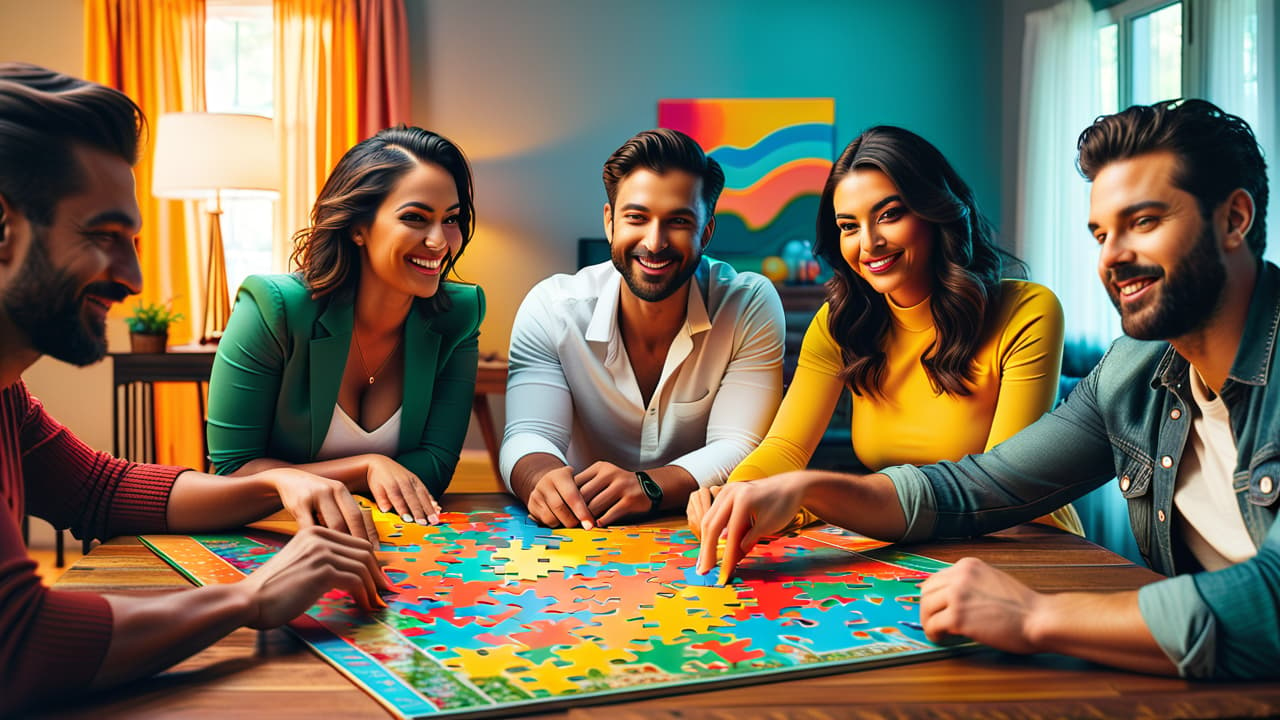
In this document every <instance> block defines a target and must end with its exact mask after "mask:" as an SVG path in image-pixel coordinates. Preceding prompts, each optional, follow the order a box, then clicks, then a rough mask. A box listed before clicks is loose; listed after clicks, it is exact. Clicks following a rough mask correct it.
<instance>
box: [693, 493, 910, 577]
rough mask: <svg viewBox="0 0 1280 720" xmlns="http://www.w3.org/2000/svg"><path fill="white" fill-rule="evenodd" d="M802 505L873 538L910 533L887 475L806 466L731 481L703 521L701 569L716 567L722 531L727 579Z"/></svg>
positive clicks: (722, 565)
mask: <svg viewBox="0 0 1280 720" xmlns="http://www.w3.org/2000/svg"><path fill="white" fill-rule="evenodd" d="M801 507H805V508H808V509H809V510H810V511H812V512H814V513H815V514H817V515H818V516H819V517H821V518H822V519H823V520H826V521H827V522H829V523H831V524H833V525H839V526H841V527H846V528H850V529H852V530H856V531H857V532H860V533H862V534H864V535H868V536H871V537H876V538H881V539H885V540H897V539H898V538H900V537H901V536H902V534H903V533H904V532H905V531H906V526H907V524H906V518H905V516H904V515H903V512H902V506H901V504H900V503H899V502H898V495H897V491H896V490H895V489H894V486H893V483H892V482H890V480H889V478H888V477H886V476H884V475H880V474H874V475H846V474H842V473H832V472H823V471H818V470H802V471H799V472H792V473H785V474H782V475H775V476H773V477H771V478H766V479H764V480H757V481H755V482H744V483H730V484H729V485H726V486H725V487H724V488H723V489H722V490H721V491H720V493H719V494H718V495H717V496H716V498H715V501H714V502H713V503H712V504H711V509H710V510H708V511H707V513H706V515H705V516H704V517H703V519H702V529H701V533H700V536H701V538H702V549H701V551H700V552H699V554H698V572H700V573H702V574H706V573H707V572H710V570H711V568H713V567H715V564H716V554H717V543H718V541H719V540H720V539H721V536H722V535H723V536H724V558H723V559H722V560H721V577H724V578H728V577H729V576H730V575H732V573H733V569H734V568H735V567H736V566H737V564H738V563H739V562H740V561H741V560H742V558H744V557H746V555H747V554H748V553H750V552H751V549H752V548H753V547H755V545H756V543H757V542H759V540H760V538H762V537H765V536H767V535H772V534H774V533H777V532H779V531H781V530H782V529H783V528H785V527H787V525H788V524H790V523H791V521H792V519H793V518H794V517H795V514H796V513H797V512H799V510H800V508H801Z"/></svg>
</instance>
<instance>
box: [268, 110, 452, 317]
mask: <svg viewBox="0 0 1280 720" xmlns="http://www.w3.org/2000/svg"><path fill="white" fill-rule="evenodd" d="M420 162H423V163H433V164H435V165H439V166H440V167H442V168H444V169H445V171H446V172H448V173H449V175H450V176H452V177H453V181H454V184H455V185H456V186H457V189H458V204H459V208H460V209H459V212H458V215H459V217H458V226H459V227H460V228H461V230H462V247H460V248H459V249H458V254H457V255H450V257H449V259H448V261H447V263H446V265H445V267H444V269H443V270H442V272H441V273H440V275H441V277H442V278H447V277H448V276H449V274H450V273H451V272H452V271H453V268H454V266H455V265H456V264H457V262H458V258H460V257H462V253H463V252H464V251H465V250H466V249H467V245H468V244H470V242H471V236H472V235H473V234H474V233H475V223H476V212H475V203H474V192H473V190H472V182H471V167H470V165H468V164H467V158H466V156H465V155H463V154H462V150H461V149H460V148H459V147H458V146H457V145H455V144H453V143H452V142H451V141H449V139H447V138H445V137H444V136H442V135H437V134H436V133H433V132H431V131H430V130H423V129H422V128H419V127H410V126H406V125H398V126H396V127H393V128H387V129H385V130H380V131H379V132H378V133H377V134H376V135H374V136H373V137H371V138H369V139H367V140H363V141H361V142H359V143H358V144H356V145H355V146H354V147H352V148H351V149H350V150H348V151H347V152H346V154H344V155H343V156H342V159H341V160H339V161H338V164H337V166H336V167H334V168H333V172H331V173H329V179H328V180H326V181H325V183H324V187H323V188H321V190H320V196H319V197H318V198H316V204H315V207H313V208H312V209H311V227H307V228H303V229H302V230H299V231H298V232H297V233H295V234H294V236H293V241H294V249H293V256H292V261H293V263H294V264H295V265H297V267H298V268H299V269H300V270H301V271H302V277H303V279H304V280H306V282H307V286H308V287H310V288H311V294H312V297H317V298H319V297H323V296H325V295H328V294H330V293H333V292H337V291H354V289H355V286H356V283H357V282H358V281H359V278H360V272H359V268H360V251H359V248H358V246H357V245H356V243H355V240H354V239H353V233H354V231H355V230H357V229H359V228H362V227H365V226H368V225H369V224H370V223H371V222H373V218H374V215H375V214H377V212H378V206H380V205H381V204H382V201H383V200H384V199H386V197H387V195H388V194H390V192H391V190H392V189H393V188H394V187H395V185H396V183H397V182H399V181H400V178H402V177H404V175H405V174H406V173H408V172H409V171H410V170H412V169H413V168H414V166H416V165H417V164H418V163H420ZM419 302H422V303H425V307H426V309H427V312H428V313H429V314H437V313H441V312H444V311H446V310H448V309H449V297H448V295H447V294H446V293H444V292H437V293H436V294H435V295H432V296H431V297H429V298H422V299H420V300H419Z"/></svg>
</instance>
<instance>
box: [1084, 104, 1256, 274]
mask: <svg viewBox="0 0 1280 720" xmlns="http://www.w3.org/2000/svg"><path fill="white" fill-rule="evenodd" d="M1076 149H1077V150H1078V151H1079V153H1080V155H1079V159H1078V160H1077V165H1078V166H1079V168H1080V173H1081V174H1082V175H1084V176H1085V177H1086V178H1088V179H1089V181H1090V182H1092V181H1093V179H1094V178H1096V177H1097V176H1098V173H1099V172H1101V170H1102V168H1104V167H1106V166H1107V165H1109V164H1110V163H1113V162H1116V161H1118V160H1125V159H1128V158H1131V157H1134V156H1137V155H1144V154H1146V153H1150V152H1157V151H1160V150H1167V151H1169V152H1172V153H1173V154H1174V155H1176V156H1177V157H1178V169H1177V171H1176V173H1175V175H1174V177H1173V184H1174V187H1177V188H1179V189H1180V190H1183V191H1185V192H1188V193H1191V194H1192V195H1194V196H1195V198H1196V203H1197V204H1198V205H1199V206H1200V214H1201V216H1203V217H1205V218H1208V217H1209V216H1210V215H1212V214H1213V210H1214V208H1216V207H1218V206H1219V205H1221V204H1222V202H1223V201H1224V200H1226V199H1227V196H1228V195H1230V194H1231V193H1232V192H1233V191H1234V190H1236V189H1237V188H1244V189H1245V190H1246V191H1248V192H1249V194H1250V195H1252V196H1253V205H1254V215H1253V225H1252V227H1250V228H1249V234H1248V236H1247V237H1246V238H1245V239H1246V241H1248V243H1249V249H1250V250H1251V251H1253V255H1254V257H1257V258H1261V257H1262V253H1263V251H1265V250H1266V249H1267V163H1266V161H1265V160H1263V159H1262V151H1261V150H1260V149H1259V148H1258V139H1257V138H1256V137H1254V135H1253V130H1251V129H1250V128H1249V123H1247V122H1245V121H1244V120H1241V119H1240V118H1238V117H1236V116H1235V115H1230V114H1228V113H1226V112H1223V111H1222V110H1221V109H1220V108H1219V107H1218V106H1216V105H1214V104H1213V103H1210V102H1206V101H1204V100H1195V99H1192V100H1165V101H1162V102H1158V103H1155V104H1154V105H1134V106H1133V107H1130V108H1128V109H1126V110H1122V111H1121V112H1118V113H1115V114H1114V115H1103V116H1101V117H1099V118H1098V119H1097V120H1094V121H1093V124H1092V125H1090V126H1089V127H1087V128H1085V129H1084V132H1082V133H1080V140H1079V142H1077V143H1076Z"/></svg>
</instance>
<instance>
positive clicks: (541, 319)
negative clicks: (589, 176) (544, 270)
mask: <svg viewBox="0 0 1280 720" xmlns="http://www.w3.org/2000/svg"><path fill="white" fill-rule="evenodd" d="M604 185H605V192H606V194H607V196H608V202H606V203H605V206H604V229H605V234H606V235H607V236H608V238H609V245H610V254H611V256H612V261H611V262H610V263H601V264H599V265H594V266H591V267H587V268H584V269H582V270H580V271H579V272H578V273H577V274H575V275H554V276H552V277H550V278H548V279H546V280H543V281H542V282H540V283H538V285H536V286H535V287H534V288H533V290H531V291H530V292H529V295H528V296H527V297H525V300H524V302H523V303H522V304H521V306H520V311H519V312H518V313H517V314H516V319H515V324H514V326H513V327H512V330H511V353H510V355H511V372H510V375H509V379H508V380H507V427H506V433H505V435H504V437H503V441H502V453H501V464H502V476H503V479H504V480H505V481H506V483H507V487H508V488H509V489H510V490H511V491H512V493H514V494H515V495H516V496H517V497H519V498H520V499H521V500H522V501H524V502H525V504H526V505H527V506H528V508H529V513H530V515H531V516H533V517H534V518H535V519H536V520H537V521H538V522H541V523H543V524H545V525H547V526H549V527H559V526H564V527H575V526H581V527H584V528H591V527H595V526H606V525H609V524H611V523H613V522H615V521H617V520H619V519H620V518H623V517H626V516H629V515H636V514H641V513H646V512H653V511H656V510H660V509H676V508H683V507H684V504H685V501H686V500H687V499H688V496H689V494H690V493H691V492H692V491H694V490H696V489H698V488H699V487H705V486H708V485H713V484H719V483H722V482H724V479H725V477H727V476H728V474H729V471H730V470H732V469H733V468H734V466H735V465H737V464H738V462H739V461H741V460H742V458H744V457H746V455H747V453H748V452H750V451H751V450H752V449H753V448H754V447H755V446H756V445H758V444H759V443H760V441H761V438H762V437H763V435H764V432H765V430H767V429H768V427H769V423H770V421H771V420H772V419H773V415H774V413H775V412H776V411H777V409H778V403H779V402H780V400H781V397H782V338H783V331H784V326H783V314H782V303H781V301H780V300H779V299H778V294H777V292H776V291H775V290H774V289H773V286H772V285H771V284H770V283H769V281H767V280H765V279H764V278H763V277H761V276H760V275H757V274H755V273H738V272H736V271H734V270H733V268H731V267H730V266H728V265H727V264H725V263H722V262H719V261H717V260H712V259H710V258H705V257H703V255H702V253H703V250H705V249H706V246H707V244H708V243H709V242H710V241H711V235H712V233H713V232H714V230H715V217H714V215H715V205H716V200H717V199H718V198H719V196H720V191H721V190H722V189H723V188H724V173H723V171H722V170H721V169H720V165H719V163H717V162H716V161H715V160H714V159H712V158H709V157H707V156H706V154H705V153H704V152H703V151H702V148H701V147H699V146H698V144H697V143H696V142H695V141H694V140H693V139H692V138H690V137H689V136H687V135H685V134H684V133H681V132H678V131H675V130H667V129H658V130H650V131H646V132H642V133H640V134H639V135H636V136H635V137H633V138H631V139H630V140H628V141H627V142H626V143H625V144H624V145H623V146H622V147H620V148H618V150H617V151H616V152H614V154H613V155H612V156H611V157H610V158H609V160H608V161H607V162H606V163H605V166H604Z"/></svg>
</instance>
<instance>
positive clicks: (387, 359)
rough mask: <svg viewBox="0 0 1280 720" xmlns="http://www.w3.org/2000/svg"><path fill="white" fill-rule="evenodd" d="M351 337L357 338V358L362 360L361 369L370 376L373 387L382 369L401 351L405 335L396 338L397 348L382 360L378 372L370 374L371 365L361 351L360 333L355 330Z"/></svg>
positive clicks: (352, 330)
mask: <svg viewBox="0 0 1280 720" xmlns="http://www.w3.org/2000/svg"><path fill="white" fill-rule="evenodd" d="M351 337H353V338H355V341H356V357H358V358H359V359H360V369H361V370H363V371H364V374H365V375H368V376H369V384H370V385H372V384H373V381H374V380H376V379H377V378H378V373H380V372H382V368H384V367H386V366H387V363H389V362H391V357H392V356H393V355H395V354H396V351H397V350H399V349H400V342H401V341H402V340H404V335H403V334H402V335H401V336H400V337H398V338H396V345H395V347H393V348H391V352H389V353H387V356H386V357H385V358H383V359H382V364H381V365H379V366H378V369H377V370H374V371H373V372H369V365H368V364H367V363H365V361H364V351H363V350H361V349H360V333H358V332H356V331H355V328H352V329H351Z"/></svg>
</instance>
